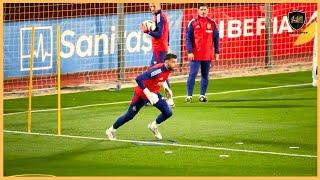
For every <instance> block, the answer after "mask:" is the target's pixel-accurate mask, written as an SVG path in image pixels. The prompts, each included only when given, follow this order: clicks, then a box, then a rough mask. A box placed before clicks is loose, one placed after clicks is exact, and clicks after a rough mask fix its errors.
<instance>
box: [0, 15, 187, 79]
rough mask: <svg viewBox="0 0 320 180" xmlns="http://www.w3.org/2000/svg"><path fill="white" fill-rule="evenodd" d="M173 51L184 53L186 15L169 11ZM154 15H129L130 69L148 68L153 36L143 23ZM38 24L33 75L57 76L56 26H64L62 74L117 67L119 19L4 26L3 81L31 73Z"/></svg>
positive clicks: (127, 61)
mask: <svg viewBox="0 0 320 180" xmlns="http://www.w3.org/2000/svg"><path fill="white" fill-rule="evenodd" d="M167 13H168V18H169V22H170V42H169V43H170V49H171V51H172V52H174V53H177V55H178V56H179V58H180V54H179V52H180V51H181V24H182V11H180V10H178V11H168V12H167ZM147 19H152V15H151V13H140V14H126V15H125V21H124V23H125V28H124V47H125V67H126V68H130V67H140V66H149V64H150V61H151V57H152V50H151V38H150V36H149V35H147V34H144V33H142V32H141V31H140V23H141V22H143V21H145V20H147ZM32 25H33V26H35V41H34V48H35V49H34V66H33V70H34V71H33V73H34V75H46V74H55V72H56V65H55V64H56V54H57V51H56V27H57V25H60V27H61V51H60V56H61V72H62V74H66V73H75V72H88V71H100V70H109V69H115V68H117V64H118V56H117V45H118V43H117V36H118V35H117V32H118V26H117V16H116V15H114V16H92V17H80V18H70V19H59V20H45V21H21V22H7V23H5V24H4V78H5V79H8V78H15V77H24V76H28V75H29V60H30V47H31V26H32Z"/></svg>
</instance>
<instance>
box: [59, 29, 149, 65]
mask: <svg viewBox="0 0 320 180" xmlns="http://www.w3.org/2000/svg"><path fill="white" fill-rule="evenodd" d="M110 29H111V33H110V32H109V33H106V34H104V33H103V34H93V35H78V34H76V33H75V32H74V31H72V30H65V31H63V33H62V34H61V45H62V48H61V57H62V58H65V59H68V58H70V57H72V56H74V55H75V53H76V54H77V55H78V56H79V57H92V56H98V55H99V51H102V52H100V53H103V55H109V54H115V53H116V52H115V51H116V33H115V30H116V27H115V26H111V28H110ZM108 35H109V36H108ZM124 39H125V49H126V51H128V52H129V53H137V52H140V51H143V52H144V53H145V54H146V53H147V52H149V51H151V39H150V37H149V35H147V34H143V33H141V32H140V31H138V32H136V31H132V32H129V33H128V32H124ZM100 43H102V48H101V46H100Z"/></svg>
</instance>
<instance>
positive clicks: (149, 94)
mask: <svg viewBox="0 0 320 180" xmlns="http://www.w3.org/2000/svg"><path fill="white" fill-rule="evenodd" d="M143 93H144V94H145V95H146V96H147V98H148V100H149V102H150V103H151V104H152V105H154V104H156V103H157V102H158V101H159V97H158V95H157V94H155V93H153V92H150V90H149V89H148V88H145V89H144V90H143Z"/></svg>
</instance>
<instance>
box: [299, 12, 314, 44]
mask: <svg viewBox="0 0 320 180" xmlns="http://www.w3.org/2000/svg"><path fill="white" fill-rule="evenodd" d="M316 33H317V11H315V12H314V13H313V14H312V16H311V18H310V20H309V21H308V23H307V27H306V28H305V29H304V30H303V32H302V33H301V34H300V35H299V36H298V38H297V39H296V41H295V42H294V44H293V45H295V46H299V45H302V44H305V43H308V42H310V41H312V39H313V38H314V36H315V34H316Z"/></svg>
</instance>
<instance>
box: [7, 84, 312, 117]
mask: <svg viewBox="0 0 320 180" xmlns="http://www.w3.org/2000/svg"><path fill="white" fill-rule="evenodd" d="M307 85H311V83H304V84H291V85H284V86H271V87H263V88H252V89H240V90H232V91H222V92H216V93H207V94H206V95H207V96H210V95H219V94H230V93H238V92H248V91H260V90H268V89H280V88H289V87H300V86H307ZM184 97H185V96H174V97H173V98H174V99H177V98H184ZM126 103H130V101H120V102H112V103H101V104H89V105H83V106H73V107H66V108H61V109H62V110H69V109H80V108H86V107H95V106H108V105H115V104H126ZM56 110H57V109H56V108H55V109H42V110H34V111H32V113H38V112H50V111H56ZM27 112H28V111H22V112H14V113H5V114H3V115H4V116H10V115H16V114H24V113H27Z"/></svg>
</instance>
